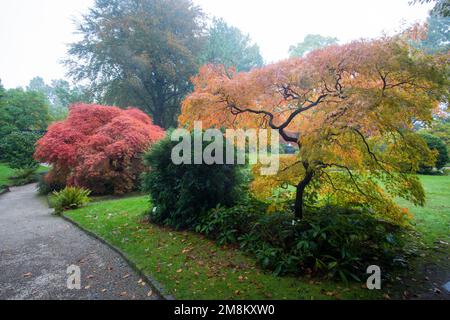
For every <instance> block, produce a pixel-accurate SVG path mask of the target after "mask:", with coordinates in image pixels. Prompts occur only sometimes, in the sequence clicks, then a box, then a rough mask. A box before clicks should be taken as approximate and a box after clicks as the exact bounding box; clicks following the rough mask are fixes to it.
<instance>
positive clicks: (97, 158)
mask: <svg viewBox="0 0 450 320" xmlns="http://www.w3.org/2000/svg"><path fill="white" fill-rule="evenodd" d="M164 135H165V132H164V130H163V129H162V128H160V127H158V126H156V125H154V124H153V123H152V119H151V118H150V117H149V116H147V115H146V114H145V113H143V112H142V111H140V110H138V109H128V110H123V109H119V108H117V107H109V106H100V105H87V104H76V105H73V106H72V107H71V108H70V111H69V116H68V118H67V119H66V120H64V121H61V122H57V123H55V124H53V125H51V126H50V127H49V129H48V132H47V134H46V135H45V136H44V137H43V138H42V139H41V140H39V141H38V143H37V148H36V152H35V154H34V157H35V159H36V160H38V161H41V162H45V163H49V164H51V165H52V170H51V172H50V173H49V174H48V175H47V177H46V180H47V181H48V182H52V183H58V184H61V183H64V184H65V185H69V186H79V187H84V188H88V189H90V190H92V192H93V193H94V194H110V193H113V194H123V193H126V192H130V191H132V190H133V189H135V187H136V184H137V181H138V178H139V176H140V174H141V173H142V171H143V170H144V166H143V162H142V158H141V156H142V154H143V153H144V152H145V151H147V150H148V148H149V147H150V146H151V145H152V144H153V143H155V142H156V141H158V140H160V139H162V138H163V137H164Z"/></svg>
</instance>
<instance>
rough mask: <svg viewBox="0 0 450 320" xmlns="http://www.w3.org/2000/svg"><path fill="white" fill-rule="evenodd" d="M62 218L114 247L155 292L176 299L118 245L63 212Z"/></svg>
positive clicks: (166, 298)
mask: <svg viewBox="0 0 450 320" xmlns="http://www.w3.org/2000/svg"><path fill="white" fill-rule="evenodd" d="M61 218H62V219H64V220H65V221H67V222H69V223H71V224H72V225H74V226H75V227H77V228H78V229H80V230H81V231H83V232H84V233H86V234H87V235H88V236H90V237H92V238H94V239H96V240H98V241H100V242H101V243H103V244H105V245H106V246H108V247H109V248H110V249H112V250H113V251H114V252H116V253H117V254H118V255H119V256H121V257H122V258H123V259H124V260H125V262H126V263H128V265H129V266H130V267H131V268H132V269H133V270H134V271H136V272H137V273H138V274H139V276H141V277H142V278H144V280H145V281H146V282H147V283H148V284H149V285H150V287H151V288H152V290H153V291H154V292H156V293H157V294H158V295H159V296H160V297H161V298H162V299H163V300H169V301H172V300H176V299H175V297H173V296H172V295H170V294H165V293H164V292H165V289H164V286H163V285H162V284H160V283H159V282H158V281H157V280H155V279H153V278H152V277H151V276H148V275H147V274H146V273H145V272H144V271H142V269H140V268H139V267H138V266H137V265H136V264H135V263H134V262H133V261H132V260H131V259H130V258H128V256H127V255H126V254H125V253H124V252H123V251H122V250H120V249H119V248H117V247H116V246H114V245H112V244H110V243H109V242H108V241H106V240H105V239H103V238H102V237H100V236H99V235H97V234H96V233H94V232H92V231H90V230H88V229H87V228H85V227H83V226H82V225H80V224H79V223H78V222H76V221H74V220H72V219H71V218H69V217H68V216H66V215H65V214H62V215H61Z"/></svg>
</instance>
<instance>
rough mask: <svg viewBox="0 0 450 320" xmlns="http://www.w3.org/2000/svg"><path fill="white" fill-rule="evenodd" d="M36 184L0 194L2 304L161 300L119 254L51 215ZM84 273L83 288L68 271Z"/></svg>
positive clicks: (0, 284)
mask: <svg viewBox="0 0 450 320" xmlns="http://www.w3.org/2000/svg"><path fill="white" fill-rule="evenodd" d="M51 212H52V211H51V210H50V209H49V208H48V206H47V202H46V199H45V198H44V197H39V196H38V195H37V193H36V185H27V186H24V187H19V188H11V192H10V193H7V194H4V195H2V196H0V300H3V299H11V300H21V299H26V300H56V299H57V300H60V299H62V300H85V299H94V300H119V299H120V300H132V299H151V300H156V299H159V297H158V296H156V295H152V296H149V293H150V292H151V289H150V287H149V285H148V284H145V283H143V282H142V280H141V279H140V277H139V275H137V274H136V272H134V271H133V270H132V269H131V267H130V266H129V265H128V264H127V263H126V261H125V260H123V258H122V257H120V256H119V255H118V254H117V253H116V252H114V251H113V250H112V249H110V248H109V247H108V246H106V245H105V244H103V243H101V242H99V241H98V240H96V239H94V238H92V237H90V236H88V235H87V234H85V233H84V232H82V231H81V230H79V229H78V228H76V227H75V226H73V225H72V224H70V223H69V222H67V221H65V220H63V219H61V218H59V217H55V216H53V215H52V214H51ZM71 265H76V266H79V267H80V269H81V287H82V288H81V290H69V289H68V288H67V278H68V274H67V273H66V272H67V268H68V267H69V266H71Z"/></svg>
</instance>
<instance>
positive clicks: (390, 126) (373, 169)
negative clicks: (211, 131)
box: [179, 37, 449, 216]
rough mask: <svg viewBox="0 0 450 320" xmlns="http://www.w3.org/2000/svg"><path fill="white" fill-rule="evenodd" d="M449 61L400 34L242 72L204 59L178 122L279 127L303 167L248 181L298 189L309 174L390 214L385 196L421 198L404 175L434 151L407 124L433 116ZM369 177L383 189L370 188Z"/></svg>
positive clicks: (444, 90)
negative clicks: (293, 145)
mask: <svg viewBox="0 0 450 320" xmlns="http://www.w3.org/2000/svg"><path fill="white" fill-rule="evenodd" d="M448 62H449V56H448V55H447V56H429V55H426V54H424V53H423V52H420V51H417V50H414V49H413V48H412V47H411V46H409V44H408V42H407V41H405V40H403V39H402V38H401V37H393V38H387V37H386V38H382V39H378V40H372V41H365V40H361V41H356V42H353V43H350V44H346V45H342V46H339V45H335V46H330V47H327V48H325V49H321V50H317V51H313V52H311V53H310V54H308V55H307V56H306V57H304V58H291V59H288V60H284V61H281V62H278V63H275V64H271V65H268V66H265V67H263V68H258V69H254V70H252V71H250V72H245V73H236V72H235V71H234V70H225V69H224V68H223V67H222V66H213V65H206V66H203V67H202V68H201V69H200V73H199V75H198V76H196V77H195V78H194V79H193V83H194V85H195V91H194V92H193V93H192V94H191V95H189V96H188V97H187V98H186V99H185V101H184V103H183V106H182V114H181V116H180V117H179V123H180V125H181V126H185V127H188V128H190V127H192V125H193V122H194V121H203V127H204V128H205V127H216V128H221V127H238V128H265V127H270V128H272V129H276V130H279V132H280V134H281V135H282V136H283V138H284V139H285V140H286V141H290V142H293V143H297V144H298V145H299V147H300V153H299V154H298V156H297V160H296V161H295V162H294V163H295V166H296V167H298V166H302V168H301V170H300V169H298V170H297V169H296V170H294V171H295V173H294V172H293V173H292V175H290V176H289V177H287V174H286V172H289V170H288V169H289V168H288V167H284V168H283V166H281V168H280V172H283V174H280V175H279V176H278V177H260V178H261V179H266V180H267V181H266V182H259V183H258V182H255V185H258V186H268V187H272V188H273V187H274V186H275V185H281V184H284V183H289V184H292V185H294V186H296V187H297V188H303V187H305V186H304V185H305V184H306V185H308V184H309V183H310V182H314V181H315V182H316V183H314V186H315V187H312V186H311V187H310V188H311V189H312V188H314V191H319V192H320V191H322V192H324V193H325V190H327V192H326V193H327V194H329V193H330V190H333V193H334V194H336V197H339V198H340V199H341V202H344V204H345V202H347V203H351V204H355V203H359V204H360V205H364V206H371V207H372V208H375V207H376V208H377V210H378V212H380V211H383V210H381V209H380V208H382V207H383V205H384V207H385V208H387V207H389V208H393V209H392V210H391V209H390V210H388V211H390V213H392V216H396V215H401V210H400V209H399V208H398V207H396V205H395V204H394V203H393V202H392V201H391V198H390V197H391V196H402V197H405V198H407V199H409V200H411V201H413V202H414V203H416V204H421V203H423V201H424V194H423V190H422V188H421V186H420V184H419V183H416V182H417V181H416V180H415V178H414V177H412V176H410V175H408V173H413V172H415V170H416V169H417V168H418V166H419V164H420V163H421V162H424V161H425V162H431V161H433V155H432V153H430V151H429V150H428V148H427V147H426V144H425V143H424V141H423V140H422V139H421V138H420V137H418V136H417V135H416V134H415V132H414V131H413V124H414V123H415V122H416V121H422V122H424V123H430V122H431V121H432V116H433V113H434V112H435V111H436V110H437V109H438V106H439V103H440V102H442V101H446V100H447V98H448V85H449V83H448V77H447V74H448V73H447V70H448ZM292 133H299V138H298V139H297V138H295V137H296V136H297V135H295V137H294V135H292ZM336 172H337V173H339V174H336ZM311 176H313V179H309V178H310V177H311ZM355 176H357V177H358V178H355ZM269 180H270V181H269ZM310 180H311V181H310ZM302 181H303V182H304V183H303V184H302ZM375 181H383V183H385V184H386V185H387V186H388V188H387V190H386V191H384V190H382V189H381V188H374V187H373V186H374V185H376V182H375ZM275 182H276V183H275ZM411 185H412V186H414V188H412V189H410V190H407V189H406V187H405V186H408V187H410V186H411ZM319 186H320V187H319ZM305 188H306V187H305ZM260 191H261V190H260ZM261 192H262V191H261ZM262 194H266V193H265V192H262ZM355 194H359V195H358V196H357V197H356V195H355ZM297 200H298V199H297ZM387 201H388V202H387ZM299 211H301V209H299V208H298V206H297V208H296V213H299Z"/></svg>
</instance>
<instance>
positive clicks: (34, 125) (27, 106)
mask: <svg viewBox="0 0 450 320" xmlns="http://www.w3.org/2000/svg"><path fill="white" fill-rule="evenodd" d="M2 101H3V102H2V103H1V104H0V139H1V138H2V137H4V136H6V135H8V134H10V133H12V132H14V131H44V130H46V129H47V125H48V122H49V120H50V117H49V113H48V101H47V98H46V97H45V96H44V95H43V94H42V93H40V92H36V91H24V90H23V89H10V90H7V91H6V92H5V93H4V97H3V98H2Z"/></svg>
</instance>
